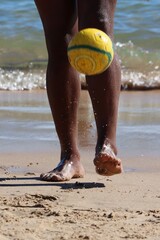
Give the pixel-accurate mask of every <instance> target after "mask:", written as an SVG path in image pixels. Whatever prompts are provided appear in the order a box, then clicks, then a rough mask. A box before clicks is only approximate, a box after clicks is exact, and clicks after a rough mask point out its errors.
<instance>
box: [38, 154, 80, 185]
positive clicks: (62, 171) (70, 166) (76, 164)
mask: <svg viewBox="0 0 160 240" xmlns="http://www.w3.org/2000/svg"><path fill="white" fill-rule="evenodd" d="M84 174H85V171H84V168H83V166H82V164H81V162H80V160H79V159H78V160H76V159H75V158H73V157H71V159H67V160H66V159H65V160H61V161H60V163H59V164H58V166H57V167H56V168H54V169H53V170H52V171H50V172H47V173H42V174H41V175H40V179H41V180H44V181H50V182H62V181H69V180H70V179H71V178H82V177H84Z"/></svg>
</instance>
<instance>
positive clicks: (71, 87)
mask: <svg viewBox="0 0 160 240" xmlns="http://www.w3.org/2000/svg"><path fill="white" fill-rule="evenodd" d="M35 3H36V5H37V8H38V11H39V14H40V17H41V20H42V23H43V27H44V32H45V37H46V44H47V49H48V57H49V60H48V68H47V94H48V99H49V103H50V107H51V111H52V115H53V119H54V122H55V126H56V131H57V134H58V137H59V140H60V146H61V156H60V163H59V164H58V166H57V167H56V168H54V169H53V170H52V171H50V172H48V173H43V174H41V179H42V180H46V181H67V180H70V179H71V178H77V177H83V176H84V168H83V166H82V164H81V163H80V154H79V150H78V146H77V108H78V102H79V95H80V82H79V79H78V75H77V72H76V71H75V70H74V69H73V68H72V67H71V66H70V64H69V62H68V58H67V45H68V42H69V40H70V39H71V37H72V36H73V34H74V33H75V31H76V18H77V16H76V15H77V13H76V6H75V1H74V0H67V1H66V0H54V1H53V0H47V1H44V0H35Z"/></svg>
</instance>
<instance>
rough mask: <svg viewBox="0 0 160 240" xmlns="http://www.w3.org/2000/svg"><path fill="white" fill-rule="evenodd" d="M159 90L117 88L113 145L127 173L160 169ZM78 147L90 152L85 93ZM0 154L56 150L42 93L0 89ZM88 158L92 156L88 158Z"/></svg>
mask: <svg viewBox="0 0 160 240" xmlns="http://www.w3.org/2000/svg"><path fill="white" fill-rule="evenodd" d="M159 94H160V92H159V91H149V92H122V93H121V98H120V106H119V119H118V131H117V146H118V149H119V156H120V157H121V158H122V159H123V161H124V165H125V168H126V170H128V171H139V170H140V169H141V170H143V171H153V170H154V171H157V170H158V169H159V170H160V162H159V157H160V148H159V146H160V137H159V136H160V125H159V119H160V101H159ZM78 122H79V147H80V149H81V151H82V152H86V154H87V155H88V156H89V155H90V156H94V148H95V142H96V128H95V122H94V117H93V113H92V107H91V102H90V99H89V97H88V93H87V91H82V95H81V102H80V107H79V117H78ZM0 129H1V134H0V153H1V154H5V153H10V154H12V153H23V152H24V153H25V152H30V153H36V152H38V153H39V152H48V151H51V149H53V148H56V149H59V143H58V139H57V135H56V132H55V127H54V124H53V122H52V117H51V114H50V109H49V106H48V101H47V97H46V92H45V91H43V90H41V91H33V92H10V91H8V92H0ZM91 158H92V157H91Z"/></svg>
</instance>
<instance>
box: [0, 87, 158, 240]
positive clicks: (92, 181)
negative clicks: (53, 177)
mask: <svg viewBox="0 0 160 240" xmlns="http://www.w3.org/2000/svg"><path fill="white" fill-rule="evenodd" d="M159 93H160V92H159V91H150V92H122V94H121V100H120V112H119V124H118V133H117V135H118V136H117V142H118V143H117V145H118V148H119V156H120V157H121V158H122V160H123V165H124V170H125V171H124V173H123V174H120V175H117V176H113V177H103V176H99V175H97V174H96V173H95V170H94V165H93V163H92V159H93V156H94V142H95V126H94V122H93V116H92V113H91V112H92V111H91V106H90V102H89V100H88V96H87V93H86V91H83V92H82V99H83V100H81V103H80V113H79V128H80V130H79V145H80V150H81V157H82V162H83V164H84V166H85V169H86V176H85V178H81V179H72V180H71V181H69V182H66V183H51V182H44V181H40V180H39V174H40V173H41V172H43V171H48V170H51V168H53V167H54V166H55V164H56V163H57V159H58V158H59V145H58V142H57V139H56V136H55V135H54V137H53V138H52V133H51V137H50V135H49V134H50V131H51V129H52V130H53V131H54V127H52V125H51V126H50V125H49V127H46V125H47V124H51V116H50V111H49V108H48V103H47V99H46V93H45V91H40V92H38V91H37V92H36V91H35V92H34V91H33V92H23V93H22V92H17V93H16V92H1V93H0V100H1V104H0V107H1V116H0V117H1V120H0V124H1V129H2V130H1V139H0V143H1V147H0V153H1V156H0V159H1V165H0V217H1V224H0V240H8V239H9V240H10V239H11V240H26V239H27V240H28V239H30V240H32V239H33V240H38V239H47V240H50V239H51V240H52V239H56V240H66V239H71V240H74V239H75V240H76V239H90V240H101V239H106V240H110V239H113V240H117V239H148V240H159V239H160V181H159V179H160V174H159V172H160V164H159V156H160V149H159V146H160V145H159V135H158V133H159V132H158V130H157V129H158V124H159V120H158V119H159V114H160V113H159V111H158V109H159ZM26 109H27V110H26ZM29 109H30V110H29ZM35 109H36V110H35ZM34 111H35V112H34ZM13 112H14V113H13ZM146 116H147V117H146ZM29 122H31V124H29ZM42 123H44V125H43V124H42ZM16 125H18V126H17V127H16ZM24 125H25V126H24ZM35 126H36V127H35ZM47 126H48V125H47ZM143 127H144V128H143ZM29 129H30V131H31V132H32V134H31V133H30V132H29ZM37 129H38V130H37ZM84 130H85V131H84ZM10 132H11V133H10ZM45 132H47V134H48V135H45ZM137 132H139V135H137ZM5 133H6V138H5V137H4V136H5ZM9 133H10V134H9ZM156 133H157V134H156ZM43 134H44V139H42V138H41V137H43ZM13 135H14V138H13ZM36 135H37V138H35V136H36ZM23 136H24V139H23Z"/></svg>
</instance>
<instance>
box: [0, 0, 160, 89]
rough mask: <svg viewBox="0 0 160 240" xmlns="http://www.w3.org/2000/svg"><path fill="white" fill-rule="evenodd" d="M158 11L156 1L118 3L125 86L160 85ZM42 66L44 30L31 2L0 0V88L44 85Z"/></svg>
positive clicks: (118, 43)
mask: <svg viewBox="0 0 160 240" xmlns="http://www.w3.org/2000/svg"><path fill="white" fill-rule="evenodd" d="M159 10H160V1H159V0H142V1H137V0H134V1H127V0H121V1H118V3H117V9H116V13H115V25H114V32H115V41H114V48H115V51H117V52H118V54H119V58H120V62H121V66H122V86H123V88H124V89H153V88H160V27H159V25H160V14H159ZM62 17H63V16H62ZM55 37H56V36H55ZM46 65H47V51H46V46H45V40H44V33H43V28H42V24H41V21H40V18H39V15H38V12H37V9H36V7H35V4H34V1H33V0H27V1H26V0H24V1H20V0H14V1H13V0H1V1H0V89H2V90H5V89H7V90H26V89H39V88H42V89H43V88H45V86H46V84H45V70H46Z"/></svg>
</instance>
